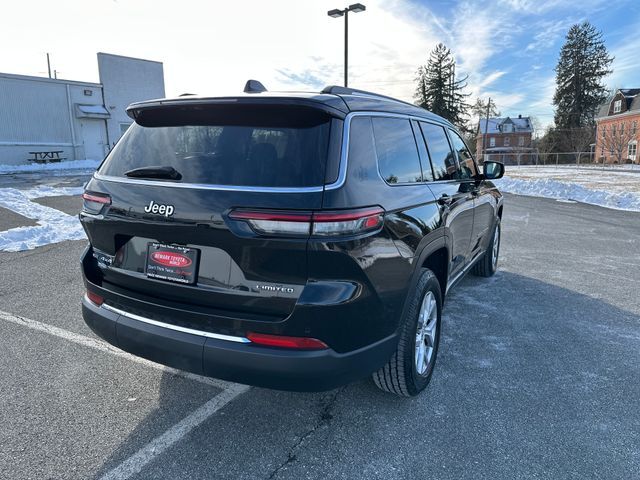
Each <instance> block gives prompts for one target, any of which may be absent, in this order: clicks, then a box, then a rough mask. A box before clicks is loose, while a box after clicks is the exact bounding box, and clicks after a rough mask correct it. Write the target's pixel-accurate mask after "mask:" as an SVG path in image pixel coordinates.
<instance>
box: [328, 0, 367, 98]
mask: <svg viewBox="0 0 640 480" xmlns="http://www.w3.org/2000/svg"><path fill="white" fill-rule="evenodd" d="M366 9H367V7H365V6H364V5H363V4H361V3H354V4H353V5H349V6H348V7H346V8H345V9H343V10H340V9H339V8H336V9H334V10H329V11H328V12H327V15H329V16H330V17H331V18H338V17H342V16H343V15H344V86H345V87H346V86H348V73H347V72H348V67H349V12H353V13H360V12H364V11H365V10H366Z"/></svg>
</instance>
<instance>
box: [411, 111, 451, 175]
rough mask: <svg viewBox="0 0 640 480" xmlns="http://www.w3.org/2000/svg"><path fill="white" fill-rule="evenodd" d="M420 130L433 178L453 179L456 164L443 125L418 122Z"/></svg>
mask: <svg viewBox="0 0 640 480" xmlns="http://www.w3.org/2000/svg"><path fill="white" fill-rule="evenodd" d="M419 123H420V130H422V135H423V136H424V140H425V142H426V143H427V149H428V150H429V158H430V159H431V166H432V168H433V179H434V180H455V179H456V178H457V170H458V164H457V162H456V157H455V155H454V153H453V151H452V150H451V145H449V139H448V138H447V132H445V130H444V127H441V126H440V125H435V124H433V123H426V122H419Z"/></svg>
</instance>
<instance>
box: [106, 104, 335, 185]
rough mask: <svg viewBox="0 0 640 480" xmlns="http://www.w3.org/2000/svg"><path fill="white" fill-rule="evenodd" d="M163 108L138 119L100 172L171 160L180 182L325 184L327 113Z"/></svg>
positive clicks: (111, 173) (115, 172)
mask: <svg viewBox="0 0 640 480" xmlns="http://www.w3.org/2000/svg"><path fill="white" fill-rule="evenodd" d="M160 110H162V109H160ZM165 110H166V111H165V112H150V113H149V114H148V115H147V117H144V116H143V117H142V118H140V119H138V123H135V124H133V125H132V127H131V128H130V129H129V131H128V132H127V134H126V135H125V136H124V137H123V138H122V139H121V140H120V142H118V144H117V145H116V147H115V148H114V149H113V150H112V152H111V153H110V155H109V156H108V157H107V160H106V161H105V163H104V164H103V165H102V167H101V168H100V171H99V173H100V174H103V175H109V176H117V177H123V176H126V175H125V173H126V172H127V171H129V170H133V169H137V168H141V167H149V166H171V167H174V168H175V169H176V170H177V171H178V172H179V173H180V174H181V175H182V178H181V179H180V180H179V182H181V183H198V184H209V185H235V186H251V187H311V186H322V185H323V184H324V175H325V166H326V160H327V151H328V145H329V132H330V125H331V121H332V119H331V117H330V116H328V115H327V114H325V113H324V112H321V111H319V110H315V109H312V108H306V109H301V108H296V109H293V108H287V107H283V106H280V107H277V108H275V107H264V106H262V107H259V108H258V107H256V106H253V107H249V106H239V105H237V106H233V107H231V106H224V107H220V106H212V107H207V106H202V105H201V106H199V107H198V108H196V107H181V108H180V109H176V108H174V109H173V110H174V111H172V110H171V109H165ZM153 180H157V179H156V178H154V179H153ZM172 181H173V180H172Z"/></svg>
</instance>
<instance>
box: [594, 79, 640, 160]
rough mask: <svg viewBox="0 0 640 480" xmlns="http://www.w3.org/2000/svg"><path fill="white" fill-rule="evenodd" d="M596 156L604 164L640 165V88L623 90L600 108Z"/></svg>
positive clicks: (597, 119)
mask: <svg viewBox="0 0 640 480" xmlns="http://www.w3.org/2000/svg"><path fill="white" fill-rule="evenodd" d="M596 124H597V129H596V145H595V153H596V158H597V159H598V162H602V163H640V155H638V143H640V130H639V127H640V88H621V89H619V90H617V91H616V93H615V94H614V95H613V97H611V99H610V100H609V101H608V102H607V103H605V104H604V105H602V106H601V107H600V111H599V112H598V116H597V118H596Z"/></svg>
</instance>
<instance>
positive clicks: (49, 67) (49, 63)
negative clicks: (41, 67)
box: [47, 53, 51, 78]
mask: <svg viewBox="0 0 640 480" xmlns="http://www.w3.org/2000/svg"><path fill="white" fill-rule="evenodd" d="M47 70H49V78H51V61H50V60H49V54H48V53H47Z"/></svg>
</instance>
